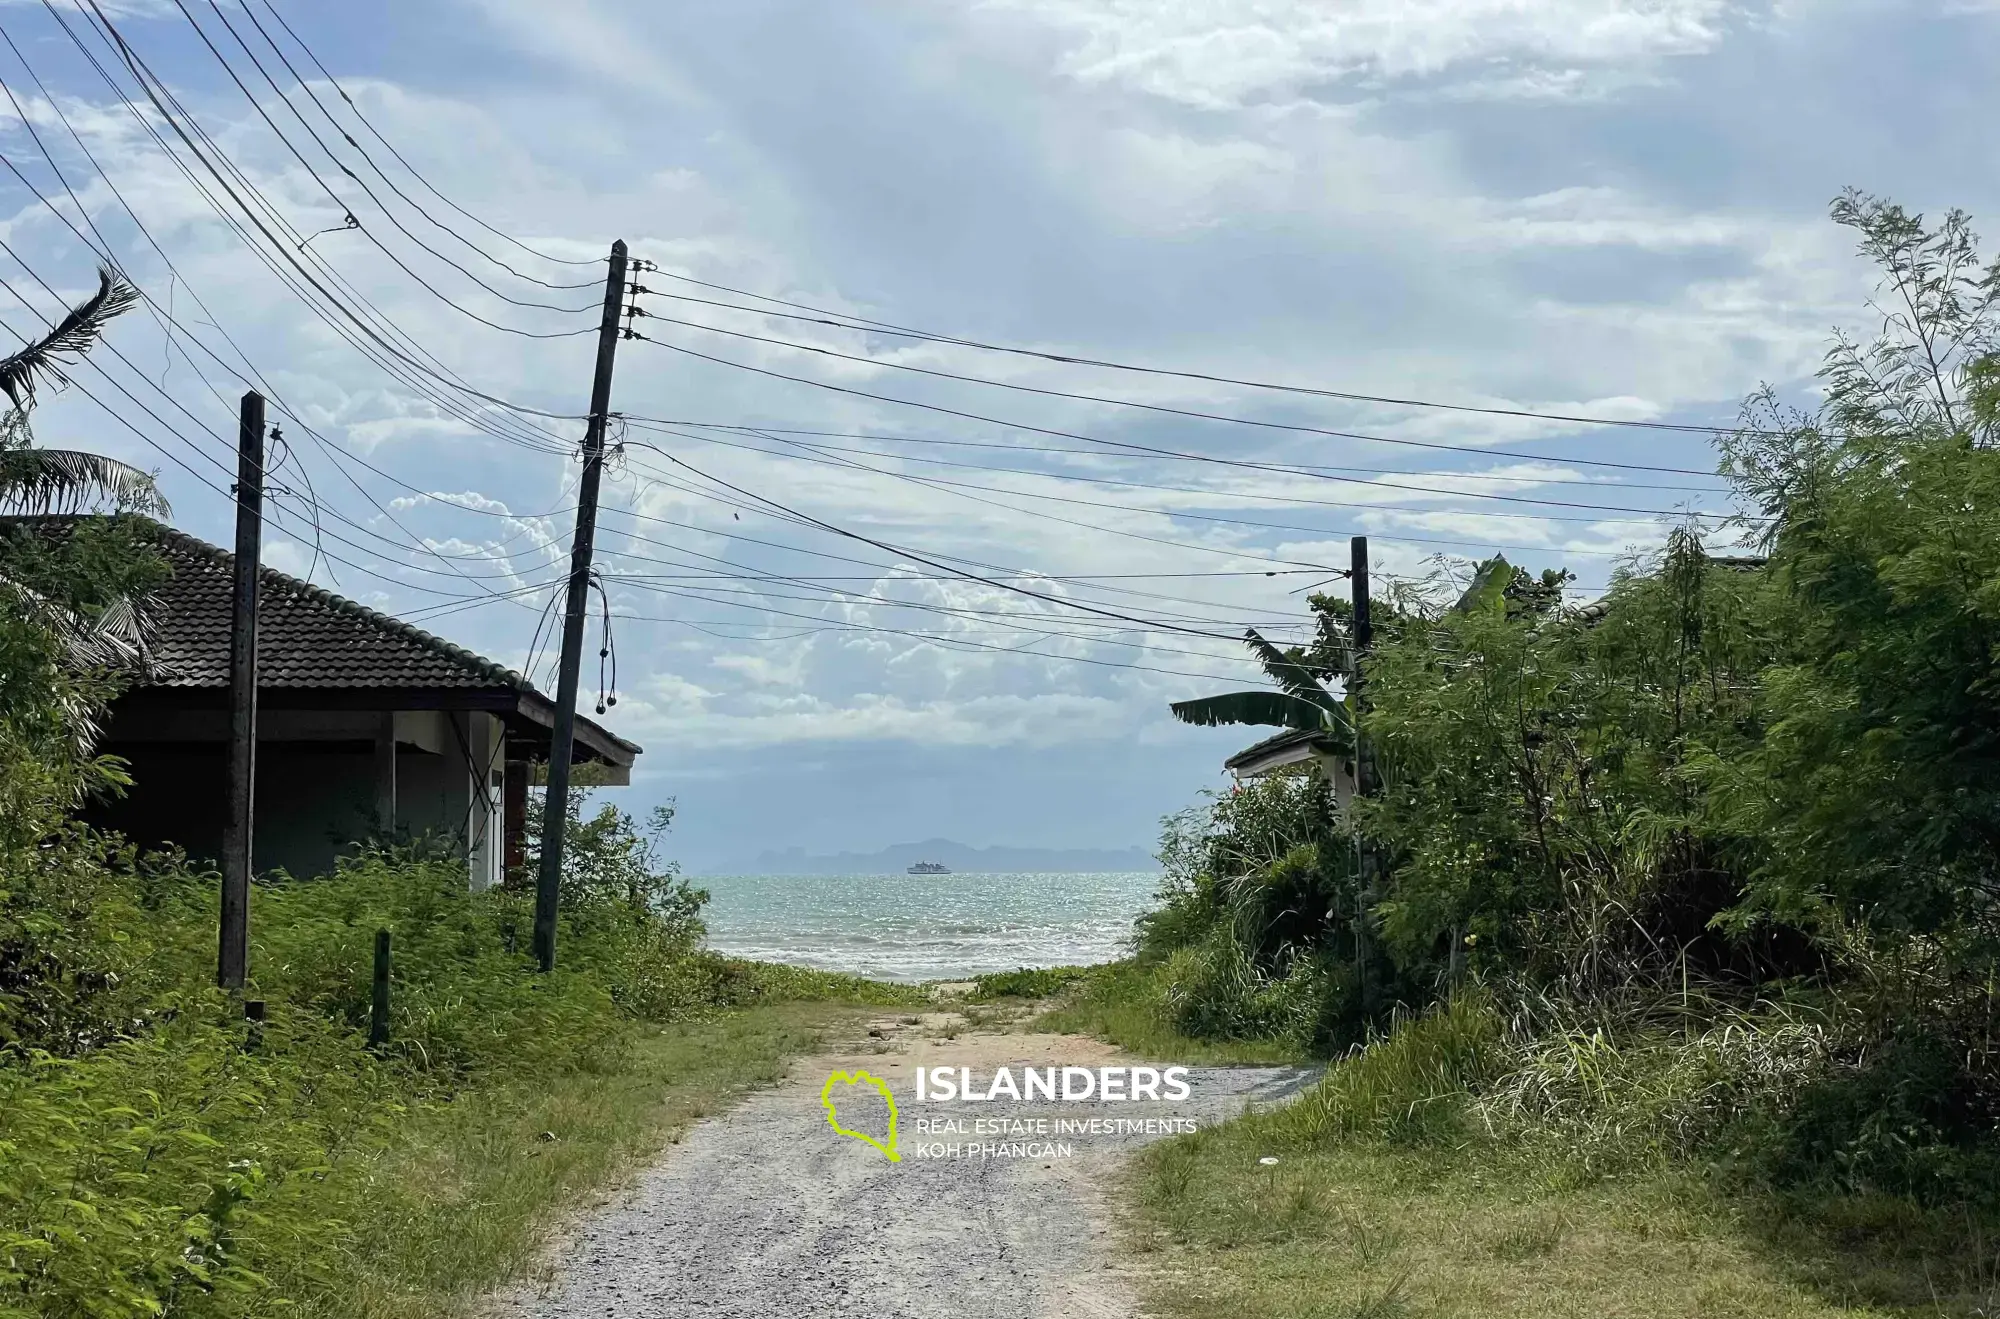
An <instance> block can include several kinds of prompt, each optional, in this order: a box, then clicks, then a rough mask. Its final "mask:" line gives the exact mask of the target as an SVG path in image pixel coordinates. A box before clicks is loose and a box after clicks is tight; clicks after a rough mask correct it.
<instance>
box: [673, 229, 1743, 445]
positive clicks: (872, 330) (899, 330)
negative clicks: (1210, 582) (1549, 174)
mask: <svg viewBox="0 0 2000 1319" xmlns="http://www.w3.org/2000/svg"><path fill="white" fill-rule="evenodd" d="M646 268H647V271H648V273H653V274H660V275H664V276H666V277H667V278H668V279H674V280H679V281H681V282H682V283H685V284H691V285H696V286H698V287H701V288H706V289H714V290H716V291H717V292H721V293H728V294H731V295H732V296H735V297H740V298H755V299H756V300H758V301H759V302H768V303H771V304H773V305H775V306H779V307H790V308H793V309H794V310H797V311H805V312H812V313H814V315H813V316H786V315H783V314H782V313H779V312H773V311H766V310H764V309H763V308H760V307H744V306H739V305H736V304H733V303H727V302H716V301H713V300H711V299H707V298H694V297H689V296H687V295H685V294H677V293H668V292H665V291H664V290H661V289H649V290H645V291H646V292H650V293H654V294H657V295H658V296H660V297H665V298H673V299H675V300H676V301H679V302H691V303H698V304H701V305H703V306H709V307H719V308H724V309H727V310H730V311H741V312H748V313H750V314H752V315H757V316H766V317H770V318H772V319H774V320H791V321H803V322H806V323H809V324H815V325H824V326H829V327H832V328H834V329H842V330H854V331H858V332H861V333H869V334H884V335H891V336H895V337H898V338H905V339H917V340H922V341H924V342H927V343H937V344H949V345H953V346H955V347H960V348H976V349H979V350H981V351H983V352H992V353H1007V354H1010V355H1013V356H1017V357H1031V358H1037V359H1040V360H1042V361H1045V362H1055V363H1059V364H1062V365H1065V366H1087V367H1096V368H1099V369H1102V370H1107V371H1126V372H1132V373H1134V374H1139V375H1149V376H1167V377H1172V378H1175V379H1180V380H1199V381H1203V382H1206V383H1208V384H1217V385H1239V386H1242V387H1244V388H1247V389H1263V390H1271V391H1274V392H1278V393H1285V394H1301V395H1307V396H1310V397H1314V398H1328V399H1338V400H1340V401H1342V402H1348V403H1374V404H1380V405H1383V406H1388V407H1402V408H1426V409H1431V410H1435V411H1443V412H1463V413H1473V414H1478V415H1481V416H1489V417H1518V418H1524V419H1527V420H1533V421H1556V422H1565V423H1571V424H1575V425H1583V426H1618V427H1627V428H1633V429H1641V430H1655V431H1673V432H1680V433H1684V434H1693V435H1710V436H1713V435H1732V434H1741V435H1760V436H1774V435H1779V434H1782V432H1778V431H1766V430H1758V429H1756V428H1754V427H1743V426H1704V425H1701V424H1699V423H1691V422H1672V421H1642V420H1638V419H1636V418H1631V417H1597V416H1582V415H1577V414H1574V413H1563V412H1539V411H1535V410H1534V409H1530V408H1500V407H1488V406H1483V405H1477V404H1469V403H1442V402H1438V401H1437V400H1434V399H1420V398H1398V397H1394V396H1391V395H1383V394H1362V393H1356V392H1353V391H1350V390H1338V389H1325V388H1320V387H1315V386H1307V385H1287V384H1277V383H1274V382H1272V381H1268V380H1246V379H1242V378H1239V377H1236V376H1225V375H1216V374H1211V373H1209V372H1205V371H1186V370H1174V369H1170V368H1167V367H1156V366H1135V365H1133V364H1131V363H1129V362H1116V361H1109V360H1106V359H1104V358H1096V357H1082V356H1076V355H1072V354H1067V353H1053V352H1047V351H1043V350H1040V349H1033V348H1022V347H1018V346H1015V345H1009V344H997V343H988V342H985V341H982V340H979V339H967V338H962V337H960V336H957V335H948V334H937V333H934V332H931V331H927V330H915V329H911V328H910V327H909V326H906V325H897V324H894V323H893V322H889V321H876V320H870V319H868V318H867V317H861V316H851V315H847V314H845V313H842V312H836V311H829V310H827V309H826V308H823V307H814V306H811V305H809V304H806V303H802V302H788V301H786V300H785V299H783V298H774V297H770V296H768V295H766V294H762V293H751V292H748V291H746V290H743V289H737V288H731V287H729V286H728V285H726V284H714V283H710V282H708V281H706V280H700V279H695V278H692V277H691V276H688V275H681V274H676V273H675V272H673V271H671V270H664V269H662V268H661V267H660V266H659V265H657V264H655V263H650V262H649V263H648V264H647V267H646ZM1658 470H1666V469H1658Z"/></svg>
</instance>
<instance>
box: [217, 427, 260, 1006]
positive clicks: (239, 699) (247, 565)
mask: <svg viewBox="0 0 2000 1319" xmlns="http://www.w3.org/2000/svg"><path fill="white" fill-rule="evenodd" d="M263 545H264V396H263V395H262V394H259V393H257V392H256V391H255V390H252V391H251V392H250V393H247V394H245V395H244V396H243V406H242V411H241V414H240V420H239V425H238V429H237V438H236V559H235V564H234V567H235V572H236V580H235V584H234V589H233V590H232V592H231V597H230V609H229V780H228V787H227V792H228V797H229V804H228V809H229V816H228V818H227V819H226V820H225V821H224V822H223V826H222V925H221V931H220V937H219V939H218V940H217V948H216V964H215V983H216V984H218V985H221V986H222V987H223V988H224V989H241V988H243V981H244V978H245V976H246V975H248V973H249V969H250V866H251V855H250V843H251V838H252V836H253V834H254V833H255V830H256V819H257V812H256V803H257V572H258V568H259V565H260V563H261V561H262V559H263Z"/></svg>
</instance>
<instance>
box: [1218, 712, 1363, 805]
mask: <svg viewBox="0 0 2000 1319" xmlns="http://www.w3.org/2000/svg"><path fill="white" fill-rule="evenodd" d="M1291 765H1311V766H1313V767H1314V768H1315V769H1317V770H1318V771H1319V773H1320V776H1321V777H1322V778H1324V779H1325V780H1326V781H1327V782H1328V783H1330V784H1331V785H1333V796H1334V800H1335V801H1336V802H1337V803H1339V804H1340V805H1341V806H1343V807H1345V806H1346V805H1347V803H1348V802H1349V801H1350V800H1352V799H1353V797H1354V757H1353V755H1352V754H1351V753H1349V752H1347V751H1346V750H1344V749H1342V747H1341V746H1340V744H1339V742H1337V741H1336V740H1335V739H1333V738H1332V737H1330V736H1328V735H1327V734H1325V733H1323V732H1319V731H1318V730H1316V729H1309V728H1288V729H1286V730H1285V731H1284V732H1282V733H1279V734H1277V735H1276V736H1273V737H1267V738H1265V739H1264V740H1263V741H1261V742H1257V743H1253V744H1252V745H1250V746H1247V747H1245V748H1243V750H1241V751H1239V752H1237V753H1236V754H1235V755H1233V756H1231V757H1230V758H1229V759H1227V760H1225V761H1223V762H1222V767H1223V768H1224V769H1226V770H1228V771H1229V772H1230V773H1231V774H1233V775H1235V776H1236V777H1237V778H1238V779H1255V778H1262V777H1263V776H1264V775H1266V774H1269V773H1272V772H1273V771H1275V770H1280V769H1284V768H1286V767H1287V766H1291Z"/></svg>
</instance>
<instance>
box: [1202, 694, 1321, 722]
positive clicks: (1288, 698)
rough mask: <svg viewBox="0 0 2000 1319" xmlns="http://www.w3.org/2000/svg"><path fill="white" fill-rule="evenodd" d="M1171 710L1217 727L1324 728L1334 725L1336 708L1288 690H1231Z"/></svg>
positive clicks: (1203, 697)
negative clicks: (1258, 725)
mask: <svg viewBox="0 0 2000 1319" xmlns="http://www.w3.org/2000/svg"><path fill="white" fill-rule="evenodd" d="M1169 708H1170V709H1172V710H1173V712H1174V718H1176V719H1178V720H1180V721H1181V722H1182V723H1184V724H1198V725H1200V726H1201V727H1203V728H1216V727H1220V726H1221V725H1223V724H1262V725H1265V726H1267V727H1275V728H1302V729H1312V730H1321V729H1327V728H1329V727H1333V726H1335V725H1334V722H1333V721H1334V717H1335V716H1334V714H1333V711H1332V710H1331V709H1330V708H1329V707H1327V706H1323V705H1319V704H1316V703H1314V702H1312V701H1308V700H1303V699H1301V698H1299V697H1297V696H1293V695H1290V694H1288V693H1286V692H1230V693H1227V694H1226V695H1222V696H1201V697H1197V698H1195V699H1194V700H1191V701H1175V702H1174V703H1173V705H1172V706H1171V707H1169Z"/></svg>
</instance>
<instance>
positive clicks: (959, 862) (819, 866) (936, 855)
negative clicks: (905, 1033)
mask: <svg viewBox="0 0 2000 1319" xmlns="http://www.w3.org/2000/svg"><path fill="white" fill-rule="evenodd" d="M919 861H936V862H940V863H941V864H943V865H947V866H950V867H951V868H952V869H953V870H955V871H958V872H960V873H967V872H971V873H981V872H984V873H988V874H993V873H1000V874H1018V873H1021V872H1031V871H1044V872H1048V871H1058V872H1060V871H1067V872H1071V873H1076V872H1086V871H1109V870H1158V869H1159V868H1160V864H1159V862H1157V861H1155V860H1154V859H1153V858H1152V856H1151V854H1150V853H1148V852H1147V851H1146V850H1145V849H1143V848H1138V847H1128V848H1123V849H1104V850H1097V849H1092V848H1058V847H968V846H966V845H965V844H964V843H954V842H952V841H951V840H950V839H947V838H931V839H926V840H925V841H924V842H921V843H897V844H896V845H895V846H894V847H885V848H883V849H882V850H881V851H879V852H836V853H834V854H833V855H831V856H814V855H811V854H809V853H807V851H806V850H805V849H804V848H802V847H792V848H787V849H785V850H784V851H782V852H764V853H762V854H761V855H759V856H758V857H757V858H756V859H755V860H754V861H750V862H748V863H746V864H744V865H741V866H730V867H722V866H716V867H711V870H712V871H713V873H716V874H732V873H733V874H743V875H881V874H894V873H896V872H898V871H903V870H908V869H909V868H910V867H911V866H913V865H915V864H916V863H917V862H919Z"/></svg>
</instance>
